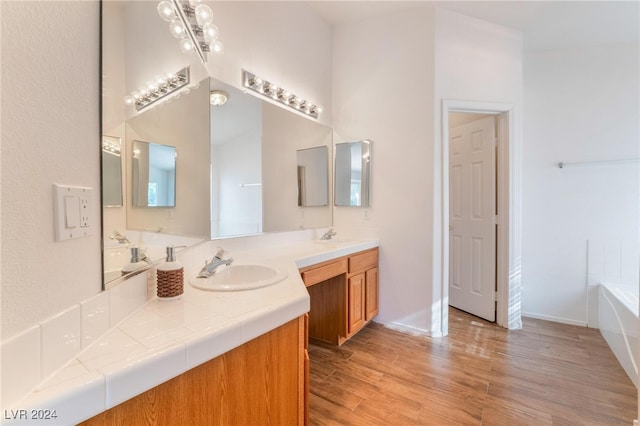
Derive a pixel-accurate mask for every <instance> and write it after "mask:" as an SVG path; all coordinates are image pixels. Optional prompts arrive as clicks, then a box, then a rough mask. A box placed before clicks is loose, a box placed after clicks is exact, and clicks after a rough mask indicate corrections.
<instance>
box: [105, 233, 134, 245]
mask: <svg viewBox="0 0 640 426" xmlns="http://www.w3.org/2000/svg"><path fill="white" fill-rule="evenodd" d="M109 238H110V239H112V240H117V241H118V244H131V241H129V240H128V239H127V237H125V236H124V235H122V234H121V233H120V232H118V231H113V233H112V234H111V235H109Z"/></svg>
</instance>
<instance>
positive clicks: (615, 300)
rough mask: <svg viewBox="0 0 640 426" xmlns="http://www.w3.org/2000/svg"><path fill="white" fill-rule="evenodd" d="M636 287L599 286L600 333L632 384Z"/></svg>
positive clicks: (639, 385)
mask: <svg viewBox="0 0 640 426" xmlns="http://www.w3.org/2000/svg"><path fill="white" fill-rule="evenodd" d="M638 306H639V305H638V286H629V285H622V284H606V283H605V284H600V291H599V297H598V312H599V313H598V316H599V326H600V333H602V336H603V337H604V338H605V340H606V341H607V343H608V344H609V346H610V347H611V350H612V351H613V353H614V354H615V355H616V358H618V361H619V362H620V365H622V367H623V368H624V371H626V372H627V375H628V376H629V377H630V378H631V381H633V383H634V384H635V385H636V387H637V388H640V383H639V380H638Z"/></svg>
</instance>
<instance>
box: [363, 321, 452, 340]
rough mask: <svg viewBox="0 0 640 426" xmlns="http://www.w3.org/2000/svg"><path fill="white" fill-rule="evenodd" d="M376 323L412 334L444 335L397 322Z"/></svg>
mask: <svg viewBox="0 0 640 426" xmlns="http://www.w3.org/2000/svg"><path fill="white" fill-rule="evenodd" d="M375 322H376V323H378V324H380V325H383V326H384V327H386V328H390V329H391V330H395V331H399V332H401V333H406V334H411V335H413V336H428V337H442V333H440V332H438V333H434V332H430V331H428V330H424V329H422V328H416V327H412V326H410V325H406V324H400V323H397V322H380V321H375Z"/></svg>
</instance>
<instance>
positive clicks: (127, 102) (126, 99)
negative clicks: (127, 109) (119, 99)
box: [124, 96, 135, 105]
mask: <svg viewBox="0 0 640 426" xmlns="http://www.w3.org/2000/svg"><path fill="white" fill-rule="evenodd" d="M134 102H135V99H133V96H125V97H124V104H125V105H133V103H134Z"/></svg>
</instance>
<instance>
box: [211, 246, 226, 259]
mask: <svg viewBox="0 0 640 426" xmlns="http://www.w3.org/2000/svg"><path fill="white" fill-rule="evenodd" d="M226 254H227V251H226V250H225V249H223V248H222V247H218V251H217V252H216V254H215V256H214V257H217V258H218V259H222V258H223V257H224V256H225V255H226Z"/></svg>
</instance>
